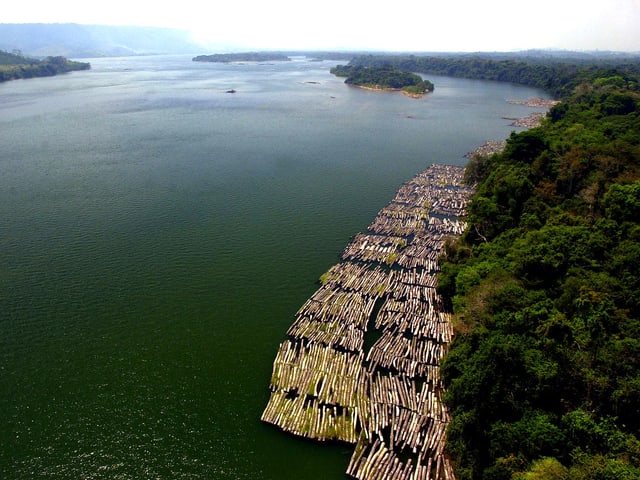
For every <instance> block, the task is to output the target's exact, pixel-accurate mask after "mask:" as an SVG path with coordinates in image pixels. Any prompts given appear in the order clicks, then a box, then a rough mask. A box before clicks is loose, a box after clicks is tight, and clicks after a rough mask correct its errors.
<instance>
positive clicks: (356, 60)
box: [349, 54, 640, 97]
mask: <svg viewBox="0 0 640 480" xmlns="http://www.w3.org/2000/svg"><path fill="white" fill-rule="evenodd" d="M349 65H350V66H353V67H356V66H360V67H379V66H383V65H393V66H395V67H396V68H399V69H400V70H406V71H410V72H420V73H426V74H431V75H447V76H452V77H462V78H476V79H481V80H497V81H501V82H512V83H519V84H521V85H528V86H531V87H536V88H541V89H544V90H546V91H548V92H549V93H551V94H553V95H555V96H556V97H563V96H565V95H568V94H570V93H571V92H572V91H573V89H574V88H575V87H576V86H577V85H580V84H582V83H584V82H587V81H593V80H594V79H595V78H598V77H602V76H609V75H611V74H612V73H620V74H626V75H636V74H640V55H625V56H622V57H617V56H614V55H612V54H610V55H605V54H602V55H600V56H597V55H575V54H574V55H569V54H567V56H566V57H561V56H551V57H550V56H548V55H542V54H539V55H532V54H529V55H524V54H484V55H480V54H473V55H472V54H465V55H462V54H458V55H454V54H451V55H438V56H426V55H425V56H422V55H357V56H355V57H353V58H352V59H351V61H350V62H349Z"/></svg>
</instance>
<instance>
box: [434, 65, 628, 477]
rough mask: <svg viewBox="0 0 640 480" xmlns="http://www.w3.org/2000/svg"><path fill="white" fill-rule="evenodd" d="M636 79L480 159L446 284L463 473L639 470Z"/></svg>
mask: <svg viewBox="0 0 640 480" xmlns="http://www.w3.org/2000/svg"><path fill="white" fill-rule="evenodd" d="M478 68H480V67H478ZM591 73H592V72H591V71H588V72H586V73H580V72H576V73H575V76H576V78H588V77H589V76H590V75H591ZM637 85H638V79H637V77H633V76H630V75H622V74H611V73H610V72H609V73H608V74H607V75H605V76H603V77H602V78H597V79H592V80H591V81H590V82H589V83H587V84H585V85H582V86H572V90H573V91H574V93H573V94H572V95H571V96H569V97H567V98H566V99H565V100H564V101H563V102H562V103H561V104H560V105H558V106H557V107H555V108H554V109H553V110H552V113H551V115H550V119H549V120H548V121H546V122H543V124H542V126H541V127H539V128H536V129H533V130H529V131H526V132H522V133H519V134H513V135H512V136H511V137H510V138H509V139H508V141H507V146H506V148H505V150H504V152H503V153H502V154H497V155H493V156H491V157H489V158H478V159H475V160H473V161H472V162H470V164H469V167H468V169H467V175H466V176H467V178H468V179H471V180H472V181H473V183H476V184H477V188H476V194H475V197H474V199H473V201H472V202H471V204H470V206H469V208H468V220H469V228H468V229H467V231H466V233H465V234H464V235H463V236H462V237H461V239H460V240H459V242H458V243H457V244H448V245H447V246H446V248H445V254H444V255H443V261H444V263H443V264H442V274H441V276H440V280H439V287H438V288H439V291H440V292H441V293H443V294H444V295H446V296H448V298H449V299H450V302H451V304H450V306H451V307H452V308H453V310H454V322H455V323H454V326H455V328H456V331H457V335H456V338H455V341H454V342H453V344H452V346H451V349H450V351H449V353H448V355H447V356H446V357H445V359H444V361H443V364H442V367H441V372H442V376H443V379H444V381H445V384H446V386H447V393H446V402H447V404H448V406H449V408H450V411H451V415H452V421H451V425H450V429H449V440H448V444H447V445H448V447H447V448H448V449H449V453H450V454H451V457H452V459H453V461H454V464H455V466H456V472H457V474H458V476H459V477H460V478H468V479H473V480H486V479H502V478H504V479H511V480H516V479H517V480H529V479H569V478H570V479H584V480H592V479H593V480H595V479H609V478H611V479H614V478H615V479H626V478H629V479H630V478H640V447H639V444H640V442H639V440H638V439H639V438H640V373H638V372H640V275H639V274H638V272H640V223H639V222H640V121H639V117H640V115H639V112H638V108H639V99H640V95H639V93H638V91H637Z"/></svg>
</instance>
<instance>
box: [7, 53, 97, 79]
mask: <svg viewBox="0 0 640 480" xmlns="http://www.w3.org/2000/svg"><path fill="white" fill-rule="evenodd" d="M89 68H91V66H90V65H89V64H88V63H82V62H74V61H71V60H67V59H66V58H64V57H47V58H46V59H45V60H35V59H33V58H26V57H23V56H22V55H19V54H16V53H7V52H2V51H0V82H5V81H8V80H17V79H21V78H33V77H49V76H53V75H58V74H60V73H67V72H71V71H74V70H87V69H89Z"/></svg>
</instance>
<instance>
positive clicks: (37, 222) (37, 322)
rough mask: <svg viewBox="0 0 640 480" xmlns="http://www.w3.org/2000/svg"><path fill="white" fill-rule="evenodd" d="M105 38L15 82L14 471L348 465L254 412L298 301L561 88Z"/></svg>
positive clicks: (5, 193)
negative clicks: (389, 210) (203, 56)
mask: <svg viewBox="0 0 640 480" xmlns="http://www.w3.org/2000/svg"><path fill="white" fill-rule="evenodd" d="M89 61H90V62H91V64H92V69H91V70H90V71H85V72H74V73H72V74H69V75H64V76H58V77H52V78H39V79H30V80H20V81H12V82H8V83H3V84H0V145H2V150H1V153H0V477H1V478H8V479H9V478H11V479H15V478H25V479H26V478H38V477H43V478H44V477H47V478H93V479H97V478H104V479H113V478H162V479H183V478H206V479H244V478H246V479H279V480H286V479H301V478H304V479H311V480H313V479H342V478H344V471H345V469H346V465H347V463H348V460H349V456H350V454H351V451H352V448H351V447H350V446H344V445H337V444H329V445H326V444H316V443H313V442H309V441H304V440H300V439H296V438H294V437H292V436H290V435H288V434H285V433H282V432H280V431H279V430H277V429H275V428H273V427H271V426H269V425H265V424H262V423H261V422H260V420H259V418H260V414H261V413H262V409H263V408H264V406H265V405H266V402H267V399H268V394H269V392H268V384H269V379H270V374H271V367H272V362H273V359H274V357H275V354H276V352H277V349H278V345H279V343H280V342H281V341H282V340H283V339H284V338H285V332H286V330H287V328H288V326H289V325H290V324H291V323H292V321H293V319H294V314H295V312H296V310H297V309H298V308H299V307H300V306H301V305H302V304H303V303H304V301H305V300H306V299H307V298H308V297H309V296H310V295H311V294H312V293H313V291H314V290H315V289H316V288H317V284H316V280H317V278H318V277H319V276H320V275H321V274H322V273H323V272H325V271H326V270H327V269H328V268H329V267H330V266H331V265H333V264H335V263H336V262H337V261H338V258H339V254H340V252H341V250H342V248H343V247H344V246H345V245H346V244H347V243H348V241H349V239H350V237H351V236H353V235H354V234H356V233H357V232H359V231H363V230H364V229H366V227H367V225H368V224H369V222H370V221H371V220H372V219H373V217H374V216H375V214H376V212H377V211H378V210H379V209H380V208H382V207H383V206H385V205H386V204H387V203H388V202H389V201H390V200H391V198H392V197H393V195H394V193H395V191H396V189H397V188H398V187H399V185H400V184H401V183H402V182H404V181H406V180H408V179H410V178H411V177H413V176H414V175H415V174H416V173H417V172H419V171H421V170H424V169H425V168H426V166H428V165H430V164H432V163H451V164H464V163H465V161H466V160H465V158H464V157H463V156H464V154H465V153H466V152H468V151H470V150H472V149H473V148H475V147H476V146H478V145H480V144H482V143H484V142H485V141H486V140H500V139H504V138H506V137H507V136H508V135H509V133H510V132H511V131H512V130H514V129H515V128H514V127H510V126H509V123H510V120H505V119H504V118H503V117H523V116H525V115H527V114H528V113H530V112H531V111H532V109H531V108H528V107H525V106H522V105H513V104H509V103H507V100H524V99H526V98H529V97H532V96H542V97H545V98H548V97H547V96H545V95H544V93H543V92H540V91H538V90H534V89H530V88H525V87H521V86H515V85H510V84H500V83H495V82H486V81H474V80H461V79H453V78H447V77H437V76H427V78H428V79H429V80H431V81H432V82H433V83H434V84H435V91H434V92H433V93H432V94H429V95H427V96H425V97H423V98H422V99H419V100H416V99H411V98H408V97H405V96H403V95H400V94H398V93H392V92H372V91H366V90H362V89H355V88H350V87H348V86H346V85H344V84H343V79H339V78H336V77H333V76H332V75H330V74H329V69H330V67H331V66H333V65H335V62H330V61H322V62H314V61H309V60H307V59H305V58H303V57H300V58H295V59H294V60H293V61H291V62H281V63H271V64H255V63H247V64H211V63H196V62H192V61H191V57H190V56H150V57H127V58H106V59H89ZM231 89H233V90H235V91H236V93H226V92H227V91H228V90H231ZM515 130H518V129H515Z"/></svg>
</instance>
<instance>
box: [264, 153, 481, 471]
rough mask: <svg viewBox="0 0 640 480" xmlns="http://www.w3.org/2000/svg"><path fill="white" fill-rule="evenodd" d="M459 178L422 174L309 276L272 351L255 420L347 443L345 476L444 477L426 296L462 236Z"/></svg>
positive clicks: (443, 421)
mask: <svg viewBox="0 0 640 480" xmlns="http://www.w3.org/2000/svg"><path fill="white" fill-rule="evenodd" d="M463 174H464V167H457V166H449V165H432V166H430V167H429V168H428V169H427V170H425V171H424V172H421V173H419V174H418V175H416V176H415V177H414V178H413V179H411V180H410V181H408V182H406V183H405V184H403V185H402V186H401V187H400V189H399V190H398V192H397V193H396V196H395V197H394V199H393V200H392V201H391V203H389V205H387V206H386V207H384V208H383V209H382V210H380V212H379V213H378V215H377V216H376V218H375V219H374V220H373V222H372V223H371V224H370V225H369V227H368V229H367V231H366V232H364V233H359V234H357V235H355V236H354V237H353V239H352V240H351V242H350V243H349V244H348V245H347V246H346V248H345V249H344V251H343V252H342V255H341V261H340V262H339V263H338V264H336V265H334V266H333V267H331V268H330V269H329V271H328V272H326V273H325V274H324V275H322V276H321V277H320V282H321V286H320V288H319V289H318V290H317V291H316V292H315V293H314V294H313V295H312V296H311V298H309V300H307V302H306V303H305V304H304V305H302V307H300V309H299V310H298V312H297V313H296V315H295V320H294V322H293V324H292V325H291V327H290V328H289V330H288V331H287V339H286V340H285V341H284V342H283V343H282V344H281V345H280V348H279V349H278V353H277V355H276V359H275V361H274V364H273V373H272V376H271V382H270V387H269V388H270V392H271V394H270V398H269V401H268V403H267V406H266V408H265V410H264V412H263V414H262V417H261V418H262V420H263V421H264V422H267V423H270V424H273V425H275V426H277V427H279V428H281V429H282V430H284V431H287V432H290V433H292V434H295V435H299V436H303V437H305V438H309V439H314V440H320V441H325V440H327V441H330V440H332V441H343V442H347V443H350V444H354V445H355V448H354V452H353V455H352V457H351V461H350V462H349V465H348V467H347V472H346V473H347V475H349V476H350V477H353V478H356V479H360V480H365V479H406V480H454V478H455V477H454V474H453V470H452V468H451V465H450V463H449V460H448V458H447V456H446V455H445V452H444V446H445V434H446V428H447V426H448V424H449V414H448V412H447V409H446V407H445V405H444V404H443V402H442V395H443V385H442V382H441V380H440V375H439V366H440V360H441V359H442V357H443V355H444V354H445V353H446V351H447V347H448V345H449V344H450V343H451V341H452V338H453V328H452V326H451V321H450V314H449V313H448V312H446V311H445V310H444V307H443V302H442V300H441V298H440V297H439V295H438V294H437V293H436V290H435V287H436V280H437V277H436V276H437V273H438V271H439V266H438V257H439V255H440V254H441V252H442V249H443V246H444V242H445V241H446V239H447V237H450V236H455V235H460V234H461V233H462V232H463V231H464V229H465V227H466V224H465V222H464V220H463V215H464V212H465V208H466V205H467V203H468V202H469V200H470V198H471V195H472V193H473V192H472V188H470V187H469V186H465V185H464V183H463ZM367 332H369V334H373V336H374V337H375V338H376V340H375V342H374V343H373V344H372V345H371V346H370V347H369V348H366V347H365V336H366V335H367Z"/></svg>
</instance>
